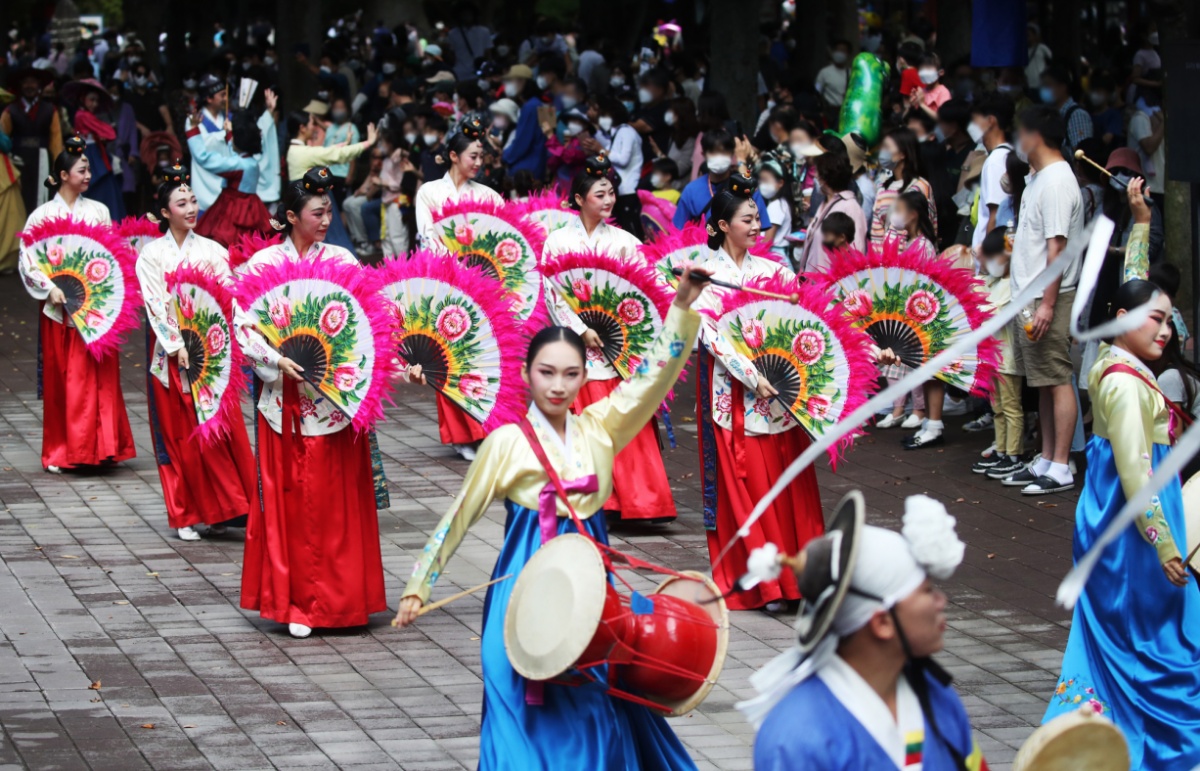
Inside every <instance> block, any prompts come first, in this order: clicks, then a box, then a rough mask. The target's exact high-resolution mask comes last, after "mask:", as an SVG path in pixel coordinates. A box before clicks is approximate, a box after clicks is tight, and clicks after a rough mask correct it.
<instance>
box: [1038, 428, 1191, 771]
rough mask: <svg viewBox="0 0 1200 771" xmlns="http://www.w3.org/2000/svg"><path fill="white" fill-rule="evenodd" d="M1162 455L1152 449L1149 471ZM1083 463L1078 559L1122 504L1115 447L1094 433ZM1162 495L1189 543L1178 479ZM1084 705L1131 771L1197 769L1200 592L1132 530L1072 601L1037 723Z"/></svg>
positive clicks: (1175, 532) (1180, 538)
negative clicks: (1118, 743) (1125, 755)
mask: <svg viewBox="0 0 1200 771" xmlns="http://www.w3.org/2000/svg"><path fill="white" fill-rule="evenodd" d="M1168 452H1170V448H1169V447H1166V446H1165V445H1157V444H1156V445H1154V451H1153V458H1152V460H1151V462H1152V464H1153V467H1154V468H1157V467H1158V466H1159V465H1161V463H1162V461H1163V459H1164V458H1165V457H1166V456H1167V453H1168ZM1087 461H1088V468H1087V478H1086V480H1085V482H1084V485H1083V491H1082V492H1081V494H1080V497H1079V507H1078V508H1077V509H1076V511H1075V546H1074V554H1075V559H1076V560H1077V561H1078V560H1079V559H1080V557H1082V556H1083V554H1084V553H1085V552H1086V551H1087V550H1088V549H1090V548H1091V546H1092V544H1093V543H1094V542H1095V541H1096V540H1097V538H1099V536H1100V534H1101V533H1102V532H1103V531H1104V529H1105V528H1106V527H1107V526H1108V524H1109V522H1111V521H1112V518H1113V517H1114V516H1116V514H1117V512H1119V511H1120V510H1121V508H1122V507H1123V506H1124V505H1125V493H1124V490H1123V489H1122V487H1121V480H1120V479H1119V478H1118V477H1117V467H1116V463H1115V462H1114V460H1113V451H1112V444H1111V443H1110V442H1109V441H1108V440H1107V439H1105V438H1103V437H1099V436H1093V437H1092V439H1091V440H1090V441H1089V442H1088V448H1087ZM1158 497H1159V500H1160V502H1161V504H1162V509H1163V513H1164V514H1165V516H1166V519H1167V524H1168V525H1169V526H1170V528H1171V534H1172V536H1173V537H1174V538H1175V540H1176V541H1177V542H1178V543H1179V544H1181V545H1182V544H1184V543H1186V537H1185V535H1186V533H1185V522H1184V516H1183V496H1182V492H1181V489H1180V485H1179V480H1178V479H1173V480H1171V482H1170V484H1168V485H1167V486H1166V487H1165V488H1163V490H1162V491H1161V492H1160V493H1159V496H1158ZM1181 548H1182V547H1181ZM1085 705H1086V706H1090V707H1092V708H1093V709H1095V710H1096V711H1098V712H1102V713H1104V714H1105V715H1107V716H1108V717H1109V718H1111V719H1112V720H1113V722H1114V723H1116V724H1117V726H1118V727H1119V728H1120V729H1121V731H1122V732H1124V734H1125V738H1126V739H1127V740H1128V742H1129V754H1130V756H1131V758H1132V760H1133V764H1132V766H1131V767H1132V768H1135V769H1145V771H1160V770H1161V771H1167V769H1191V768H1193V767H1194V766H1196V765H1197V764H1200V591H1198V590H1197V587H1196V582H1195V579H1194V578H1193V580H1191V581H1189V582H1188V585H1187V586H1185V587H1182V588H1180V587H1177V586H1174V585H1173V584H1172V583H1171V582H1170V581H1168V580H1167V577H1166V575H1164V574H1163V570H1162V566H1161V564H1160V562H1159V559H1158V553H1157V552H1156V551H1155V550H1154V547H1152V546H1151V545H1150V544H1149V543H1147V542H1146V540H1145V539H1144V538H1143V537H1142V534H1141V532H1140V531H1139V529H1138V528H1137V527H1134V526H1131V527H1128V528H1126V529H1125V532H1124V533H1122V535H1121V537H1120V538H1119V539H1117V540H1116V541H1114V542H1113V543H1111V544H1109V546H1108V547H1107V548H1105V550H1104V552H1103V554H1102V556H1101V558H1100V561H1099V562H1098V563H1097V564H1096V568H1095V570H1094V571H1093V572H1092V574H1091V577H1090V579H1089V580H1088V583H1087V587H1086V588H1085V589H1084V591H1083V594H1082V596H1081V597H1080V598H1079V602H1078V603H1076V605H1075V614H1074V616H1073V618H1072V622H1071V634H1070V636H1069V638H1068V640H1067V652H1066V653H1065V654H1064V655H1063V667H1062V676H1061V678H1060V679H1059V682H1058V686H1057V687H1056V688H1055V692H1054V695H1053V696H1052V697H1051V699H1050V708H1049V709H1048V710H1046V716H1045V718H1043V720H1044V721H1046V720H1050V719H1051V718H1054V717H1057V716H1058V715H1061V714H1063V713H1065V712H1070V711H1073V710H1076V709H1079V707H1081V706H1085Z"/></svg>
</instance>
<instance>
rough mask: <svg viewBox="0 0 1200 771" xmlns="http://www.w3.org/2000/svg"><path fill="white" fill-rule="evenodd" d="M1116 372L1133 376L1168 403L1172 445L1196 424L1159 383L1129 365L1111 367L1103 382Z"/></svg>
mask: <svg viewBox="0 0 1200 771" xmlns="http://www.w3.org/2000/svg"><path fill="white" fill-rule="evenodd" d="M1114 372H1120V373H1121V374H1123V375H1133V376H1134V377H1136V378H1137V379H1138V380H1140V381H1142V382H1143V383H1145V384H1146V385H1147V386H1149V388H1150V390H1151V391H1154V392H1155V393H1157V394H1158V395H1159V396H1161V397H1162V399H1163V401H1164V402H1166V403H1167V411H1168V412H1169V413H1170V414H1171V422H1170V428H1169V429H1168V431H1167V433H1168V434H1169V435H1170V437H1171V444H1174V443H1175V440H1176V439H1178V438H1179V434H1181V433H1183V430H1185V429H1187V427H1188V426H1190V425H1192V423H1193V422H1194V419H1193V418H1192V416H1191V415H1189V414H1188V411H1187V410H1185V409H1184V408H1183V407H1180V406H1179V405H1178V404H1176V403H1175V402H1173V401H1171V400H1170V399H1168V398H1167V395H1166V394H1164V393H1163V392H1162V389H1161V388H1159V387H1158V383H1155V382H1153V381H1152V380H1150V378H1148V377H1146V376H1145V375H1143V374H1142V373H1141V372H1138V371H1137V370H1136V369H1135V368H1133V367H1131V366H1129V365H1128V364H1121V363H1117V364H1113V365H1112V366H1111V367H1109V368H1108V369H1106V370H1104V374H1102V375H1101V376H1100V379H1101V380H1103V379H1104V378H1106V377H1108V376H1109V375H1111V374H1113V373H1114Z"/></svg>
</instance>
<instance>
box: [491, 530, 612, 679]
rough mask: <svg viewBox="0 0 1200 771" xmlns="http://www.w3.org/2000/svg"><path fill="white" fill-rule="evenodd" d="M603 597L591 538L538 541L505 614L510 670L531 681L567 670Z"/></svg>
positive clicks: (602, 576) (604, 580) (595, 621)
mask: <svg viewBox="0 0 1200 771" xmlns="http://www.w3.org/2000/svg"><path fill="white" fill-rule="evenodd" d="M607 596H608V577H607V574H606V573H605V570H604V560H603V559H602V558H601V556H600V551H599V550H598V549H597V548H596V546H595V544H593V543H592V541H591V540H589V539H588V538H585V537H583V536H582V535H578V534H575V533H568V534H566V535H560V536H557V537H556V538H554V539H552V540H550V541H548V542H547V543H545V544H543V545H542V547H541V548H540V549H538V550H537V552H536V553H534V555H533V557H531V558H530V560H529V562H527V563H526V564H525V567H524V568H523V569H522V570H521V575H519V576H517V583H516V584H515V585H514V586H513V592H512V597H511V599H510V600H509V602H508V611H507V613H506V614H505V616H504V648H505V650H506V651H507V652H508V660H509V663H511V664H512V666H513V669H515V670H517V672H518V673H519V674H521V675H522V676H524V677H527V678H529V679H530V680H549V679H550V678H552V677H556V676H558V675H561V674H562V673H563V672H565V671H567V670H568V669H570V668H571V666H572V665H573V664H574V663H575V662H576V661H577V660H578V659H579V657H580V655H582V654H583V652H584V650H585V649H587V647H588V643H590V642H591V641H592V638H593V637H594V636H595V634H596V629H597V628H598V627H599V625H600V618H601V616H602V614H603V612H604V601H605V598H606V597H607Z"/></svg>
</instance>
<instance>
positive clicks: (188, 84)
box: [183, 78, 196, 91]
mask: <svg viewBox="0 0 1200 771" xmlns="http://www.w3.org/2000/svg"><path fill="white" fill-rule="evenodd" d="M183 87H184V88H186V89H187V90H188V91H191V90H192V89H194V88H195V87H196V81H195V80H192V79H191V78H188V79H187V80H185V81H183Z"/></svg>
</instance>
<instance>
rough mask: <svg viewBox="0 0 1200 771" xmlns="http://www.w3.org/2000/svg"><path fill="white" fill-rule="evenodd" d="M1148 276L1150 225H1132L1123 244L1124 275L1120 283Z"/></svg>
mask: <svg viewBox="0 0 1200 771" xmlns="http://www.w3.org/2000/svg"><path fill="white" fill-rule="evenodd" d="M1148 275H1150V224H1149V223H1144V224H1136V223H1135V224H1134V226H1133V229H1132V230H1131V231H1130V232H1129V241H1128V243H1126V244H1125V275H1124V276H1123V277H1122V279H1121V282H1122V283H1125V282H1126V281H1133V280H1134V279H1139V278H1140V279H1145V278H1146V276H1148Z"/></svg>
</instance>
